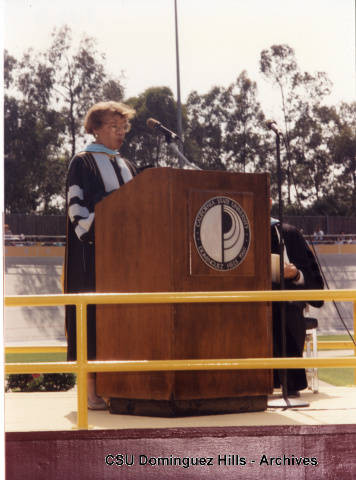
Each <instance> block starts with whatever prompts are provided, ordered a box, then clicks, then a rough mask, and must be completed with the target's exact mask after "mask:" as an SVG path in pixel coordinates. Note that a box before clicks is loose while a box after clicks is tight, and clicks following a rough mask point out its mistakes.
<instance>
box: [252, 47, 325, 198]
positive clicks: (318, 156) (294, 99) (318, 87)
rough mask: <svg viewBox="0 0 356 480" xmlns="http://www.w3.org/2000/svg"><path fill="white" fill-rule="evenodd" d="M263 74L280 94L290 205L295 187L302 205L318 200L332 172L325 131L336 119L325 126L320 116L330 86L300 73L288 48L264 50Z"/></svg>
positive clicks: (319, 78) (321, 75)
mask: <svg viewBox="0 0 356 480" xmlns="http://www.w3.org/2000/svg"><path fill="white" fill-rule="evenodd" d="M260 71H261V72H262V74H263V75H264V76H265V78H266V79H267V80H269V81H271V82H272V84H273V85H275V86H276V87H277V88H278V90H279V92H280V98H281V104H280V106H281V118H282V122H283V125H282V129H283V133H284V134H283V143H284V145H285V147H286V167H285V171H286V175H285V177H286V180H287V198H288V204H291V202H292V194H291V192H292V186H294V191H295V194H296V198H297V201H298V202H299V203H300V202H301V201H303V200H306V199H309V200H315V199H318V198H320V195H321V194H322V193H323V189H324V188H325V182H323V179H325V178H328V176H329V173H330V169H331V158H330V156H328V152H327V142H326V141H325V139H324V133H325V132H324V130H325V127H326V124H329V123H330V122H333V117H332V115H331V116H330V115H329V119H328V120H327V121H325V119H324V124H323V123H322V121H321V120H322V115H321V114H322V113H324V116H325V111H323V110H322V107H323V103H322V102H323V100H324V98H325V97H326V96H327V95H328V94H329V93H330V91H331V82H330V81H329V79H328V78H327V75H326V74H325V73H323V72H317V73H316V74H310V73H308V72H301V71H300V69H299V67H298V64H297V61H296V57H295V52H294V50H293V48H291V47H289V46H288V45H272V46H271V47H270V48H269V49H266V50H263V51H262V52H261V56H260ZM283 163H285V162H283Z"/></svg>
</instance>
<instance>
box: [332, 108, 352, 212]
mask: <svg viewBox="0 0 356 480" xmlns="http://www.w3.org/2000/svg"><path fill="white" fill-rule="evenodd" d="M338 116H339V124H338V129H337V132H336V134H335V136H334V138H332V139H331V141H330V149H331V152H332V155H333V159H334V161H335V163H336V165H338V166H339V168H340V170H341V171H340V174H339V182H340V183H341V184H342V185H343V186H344V187H346V188H347V190H348V192H350V194H349V198H350V202H349V211H348V213H349V214H350V215H355V212H356V102H353V103H351V104H347V103H342V104H341V105H340V107H339V109H338Z"/></svg>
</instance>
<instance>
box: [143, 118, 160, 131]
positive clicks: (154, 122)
mask: <svg viewBox="0 0 356 480" xmlns="http://www.w3.org/2000/svg"><path fill="white" fill-rule="evenodd" d="M146 125H147V126H148V128H152V129H154V128H157V127H158V126H159V125H160V122H159V121H158V120H155V119H154V118H148V119H147V121H146Z"/></svg>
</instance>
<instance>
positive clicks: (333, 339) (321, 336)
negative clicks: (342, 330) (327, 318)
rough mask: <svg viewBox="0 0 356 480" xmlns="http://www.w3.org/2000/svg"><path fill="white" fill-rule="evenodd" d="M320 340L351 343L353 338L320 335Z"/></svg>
mask: <svg viewBox="0 0 356 480" xmlns="http://www.w3.org/2000/svg"><path fill="white" fill-rule="evenodd" d="M318 340H320V341H321V342H335V341H339V342H349V341H351V338H350V337H349V335H347V334H345V335H318Z"/></svg>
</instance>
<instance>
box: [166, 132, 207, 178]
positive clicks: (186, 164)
mask: <svg viewBox="0 0 356 480" xmlns="http://www.w3.org/2000/svg"><path fill="white" fill-rule="evenodd" d="M165 137H166V142H167V144H168V146H169V148H170V149H171V150H172V151H173V152H174V153H175V154H176V155H177V156H178V164H179V168H184V167H188V168H192V169H193V170H201V168H199V167H198V166H197V165H194V163H191V162H190V161H189V160H188V159H187V158H186V157H185V156H184V155H183V153H182V152H181V151H180V150H179V148H178V145H177V144H176V143H174V142H172V138H171V137H170V136H169V135H166V136H165Z"/></svg>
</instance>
